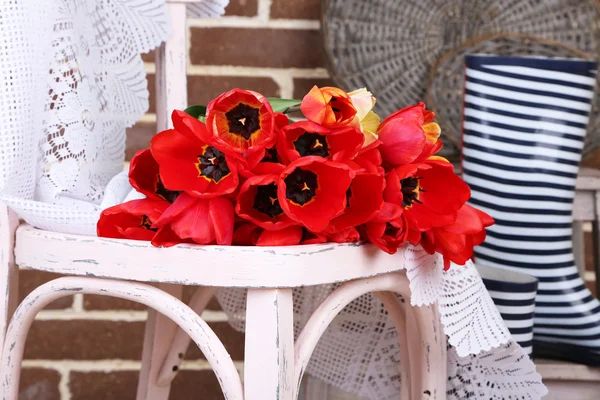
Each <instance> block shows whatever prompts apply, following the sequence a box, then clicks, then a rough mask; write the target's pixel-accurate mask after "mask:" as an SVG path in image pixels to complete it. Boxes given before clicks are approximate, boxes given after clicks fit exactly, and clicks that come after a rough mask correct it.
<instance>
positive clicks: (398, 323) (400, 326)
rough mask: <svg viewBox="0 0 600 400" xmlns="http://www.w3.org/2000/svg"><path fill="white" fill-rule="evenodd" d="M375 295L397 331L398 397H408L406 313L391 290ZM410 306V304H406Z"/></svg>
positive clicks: (408, 370) (408, 353) (409, 386)
mask: <svg viewBox="0 0 600 400" xmlns="http://www.w3.org/2000/svg"><path fill="white" fill-rule="evenodd" d="M374 294H375V296H377V298H378V299H379V300H380V301H381V302H382V303H383V306H384V307H385V309H386V310H387V312H388V315H389V316H390V318H391V320H392V322H393V323H394V326H395V328H396V332H398V343H399V345H400V383H401V386H400V398H401V399H409V398H412V397H410V389H411V378H412V376H411V375H410V371H411V370H412V368H410V361H409V360H410V358H409V357H410V349H409V348H408V330H407V328H408V327H407V324H406V313H405V311H404V308H403V307H402V304H401V303H400V301H399V300H398V298H397V297H396V295H395V294H394V293H392V292H375V293H374ZM407 307H410V306H407Z"/></svg>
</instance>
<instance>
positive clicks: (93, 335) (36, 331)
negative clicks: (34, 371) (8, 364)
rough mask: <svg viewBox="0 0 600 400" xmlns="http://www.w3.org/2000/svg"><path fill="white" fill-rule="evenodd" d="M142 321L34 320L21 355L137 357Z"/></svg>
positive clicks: (98, 357)
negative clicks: (23, 352) (23, 353)
mask: <svg viewBox="0 0 600 400" xmlns="http://www.w3.org/2000/svg"><path fill="white" fill-rule="evenodd" d="M143 335H144V322H124V321H102V320H101V321H95V320H91V321H87V320H70V321H35V322H34V323H33V325H32V327H31V330H30V332H29V336H28V337H27V345H26V347H25V358H27V359H45V360H62V359H68V360H69V359H70V360H102V359H124V360H140V359H141V355H142V345H143Z"/></svg>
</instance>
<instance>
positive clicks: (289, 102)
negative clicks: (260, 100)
mask: <svg viewBox="0 0 600 400" xmlns="http://www.w3.org/2000/svg"><path fill="white" fill-rule="evenodd" d="M268 100H269V103H271V107H272V108H273V111H275V112H282V113H285V112H287V111H288V110H289V109H290V108H292V107H297V106H299V105H300V103H301V101H300V100H295V99H279V98H276V97H269V98H268Z"/></svg>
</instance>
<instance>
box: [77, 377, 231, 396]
mask: <svg viewBox="0 0 600 400" xmlns="http://www.w3.org/2000/svg"><path fill="white" fill-rule="evenodd" d="M138 378H139V372H138V371H112V372H76V371H73V372H71V374H70V383H69V386H70V390H71V400H106V399H133V398H135V394H136V391H137V384H138ZM191 398H201V399H202V400H222V399H223V398H224V397H223V394H222V392H221V387H220V386H219V382H218V381H217V378H216V376H215V374H214V373H213V372H212V371H210V370H204V371H185V370H184V371H179V373H178V374H177V376H176V377H175V380H174V381H173V384H172V386H171V394H170V396H169V399H170V400H189V399H191Z"/></svg>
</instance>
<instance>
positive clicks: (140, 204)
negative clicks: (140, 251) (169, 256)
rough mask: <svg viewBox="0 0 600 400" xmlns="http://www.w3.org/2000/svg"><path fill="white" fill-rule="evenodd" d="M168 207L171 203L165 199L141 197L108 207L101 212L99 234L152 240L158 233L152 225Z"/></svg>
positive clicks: (108, 236)
mask: <svg viewBox="0 0 600 400" xmlns="http://www.w3.org/2000/svg"><path fill="white" fill-rule="evenodd" d="M167 207H169V203H167V202H166V201H164V200H153V199H141V200H132V201H128V202H127V203H123V204H118V205H116V206H113V207H110V208H107V209H105V210H103V211H102V213H100V219H99V220H98V225H97V227H96V228H97V233H98V236H100V237H107V238H114V239H134V240H152V238H153V237H154V235H155V234H156V229H155V228H153V227H152V225H153V223H154V222H156V221H157V220H158V219H159V218H160V216H161V215H162V214H163V212H164V211H165V210H166V209H167Z"/></svg>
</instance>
